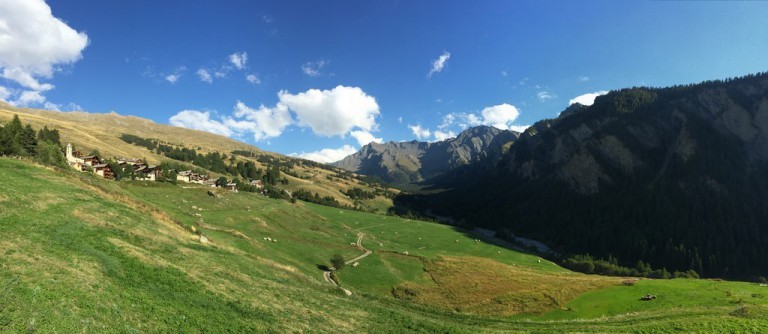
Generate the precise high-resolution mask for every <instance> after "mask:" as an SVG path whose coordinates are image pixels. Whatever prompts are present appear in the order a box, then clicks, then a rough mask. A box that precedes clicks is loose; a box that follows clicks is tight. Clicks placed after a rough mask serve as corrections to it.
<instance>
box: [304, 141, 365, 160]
mask: <svg viewBox="0 0 768 334" xmlns="http://www.w3.org/2000/svg"><path fill="white" fill-rule="evenodd" d="M355 152H357V150H356V149H355V148H354V147H352V146H350V145H344V146H342V147H340V148H337V149H333V148H324V149H322V150H319V151H314V152H309V153H305V152H301V153H291V154H289V155H290V156H294V157H299V158H304V159H307V160H312V161H316V162H320V163H331V162H336V161H339V160H341V159H344V158H345V157H346V156H348V155H350V154H354V153H355Z"/></svg>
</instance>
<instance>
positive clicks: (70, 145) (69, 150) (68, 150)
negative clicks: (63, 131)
mask: <svg viewBox="0 0 768 334" xmlns="http://www.w3.org/2000/svg"><path fill="white" fill-rule="evenodd" d="M72 158H73V156H72V143H67V161H72Z"/></svg>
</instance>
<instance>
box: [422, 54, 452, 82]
mask: <svg viewBox="0 0 768 334" xmlns="http://www.w3.org/2000/svg"><path fill="white" fill-rule="evenodd" d="M450 58H451V53H450V52H448V51H445V52H443V54H441V55H440V57H437V59H435V60H433V61H432V68H431V69H430V70H429V73H428V74H427V76H428V77H431V76H432V74H435V73H440V72H442V71H443V69H444V68H445V64H446V63H447V62H448V59H450Z"/></svg>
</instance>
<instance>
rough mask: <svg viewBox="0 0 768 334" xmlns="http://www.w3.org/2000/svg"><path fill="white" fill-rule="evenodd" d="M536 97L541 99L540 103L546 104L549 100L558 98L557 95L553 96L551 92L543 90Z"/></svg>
mask: <svg viewBox="0 0 768 334" xmlns="http://www.w3.org/2000/svg"><path fill="white" fill-rule="evenodd" d="M536 97H538V98H539V101H541V102H546V101H548V100H552V99H554V98H556V97H557V95H555V94H552V93H551V92H548V91H545V90H543V91H540V92H538V93H537V94H536Z"/></svg>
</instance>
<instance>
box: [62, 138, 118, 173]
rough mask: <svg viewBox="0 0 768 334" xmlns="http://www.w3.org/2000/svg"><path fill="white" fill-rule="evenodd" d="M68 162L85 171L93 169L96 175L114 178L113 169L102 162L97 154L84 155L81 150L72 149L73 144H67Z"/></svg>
mask: <svg viewBox="0 0 768 334" xmlns="http://www.w3.org/2000/svg"><path fill="white" fill-rule="evenodd" d="M65 153H66V158H67V163H68V164H69V165H70V166H71V167H72V168H74V169H76V170H78V171H81V172H85V171H87V170H89V169H90V170H93V172H94V173H95V174H96V175H99V176H101V177H103V178H108V179H109V178H113V177H114V174H113V173H112V169H110V168H109V166H108V165H107V164H104V163H101V159H99V157H97V156H95V155H87V156H84V155H83V154H82V153H81V152H80V151H74V152H73V151H72V144H67V151H66V152H65Z"/></svg>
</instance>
